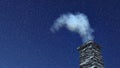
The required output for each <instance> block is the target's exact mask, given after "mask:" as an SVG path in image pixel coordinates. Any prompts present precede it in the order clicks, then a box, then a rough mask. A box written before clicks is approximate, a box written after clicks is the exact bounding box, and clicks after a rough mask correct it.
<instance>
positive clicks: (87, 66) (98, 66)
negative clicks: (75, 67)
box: [77, 41, 104, 68]
mask: <svg viewBox="0 0 120 68" xmlns="http://www.w3.org/2000/svg"><path fill="white" fill-rule="evenodd" d="M77 50H78V51H79V53H80V68H104V64H103V58H102V55H101V47H100V46H99V45H98V44H96V43H95V42H94V41H88V42H86V43H84V44H83V45H82V46H80V47H78V48H77Z"/></svg>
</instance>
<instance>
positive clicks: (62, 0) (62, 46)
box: [0, 0, 120, 68]
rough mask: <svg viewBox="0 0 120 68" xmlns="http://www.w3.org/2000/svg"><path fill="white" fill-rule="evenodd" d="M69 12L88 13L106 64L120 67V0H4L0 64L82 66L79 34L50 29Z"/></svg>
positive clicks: (11, 67)
mask: <svg viewBox="0 0 120 68" xmlns="http://www.w3.org/2000/svg"><path fill="white" fill-rule="evenodd" d="M68 12H71V13H76V12H81V13H85V14H86V15H87V16H88V18H89V21H90V24H91V27H92V28H93V29H94V30H95V32H94V36H95V41H96V42H97V43H98V44H100V45H101V46H102V54H103V57H104V63H105V68H120V36H119V35H120V13H119V12H120V0H0V68H79V52H78V51H77V50H76V48H77V47H78V46H80V45H81V44H82V42H81V38H80V37H79V35H78V34H76V33H72V32H69V31H68V30H67V29H65V28H62V29H61V30H60V31H58V32H56V33H54V34H53V33H52V32H51V31H50V30H49V29H50V27H51V26H52V24H53V23H54V21H55V20H56V19H57V18H58V17H59V16H60V15H61V14H64V13H68Z"/></svg>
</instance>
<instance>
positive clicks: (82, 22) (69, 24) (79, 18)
mask: <svg viewBox="0 0 120 68" xmlns="http://www.w3.org/2000/svg"><path fill="white" fill-rule="evenodd" d="M61 27H66V28H67V29H68V30H70V31H72V32H77V33H78V34H79V35H80V36H81V37H82V41H83V42H86V41H88V40H93V36H92V32H93V29H92V28H91V27H90V24H89V21H88V18H87V16H86V15H85V14H83V13H77V14H71V13H69V14H63V15H61V16H60V17H59V18H58V19H57V20H56V21H55V23H54V24H53V26H52V27H51V31H53V32H55V31H57V30H59V29H60V28H61Z"/></svg>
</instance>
